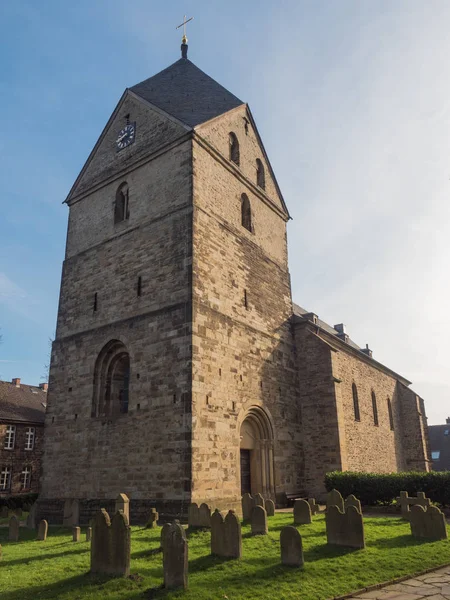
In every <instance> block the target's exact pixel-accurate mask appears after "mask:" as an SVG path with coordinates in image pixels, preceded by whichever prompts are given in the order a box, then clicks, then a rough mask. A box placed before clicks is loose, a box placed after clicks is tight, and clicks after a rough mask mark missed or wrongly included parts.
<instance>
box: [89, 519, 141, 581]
mask: <svg viewBox="0 0 450 600" xmlns="http://www.w3.org/2000/svg"><path fill="white" fill-rule="evenodd" d="M130 550H131V538H130V526H129V524H128V519H127V517H126V515H125V514H124V513H123V512H122V511H120V512H117V513H116V514H115V515H114V516H113V518H112V519H110V518H109V515H108V513H107V512H106V510H105V509H104V508H102V509H101V510H100V511H98V512H97V513H96V515H95V517H94V519H93V528H92V541H91V573H105V574H108V575H121V576H123V577H128V575H129V574H130Z"/></svg>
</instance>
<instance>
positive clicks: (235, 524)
mask: <svg viewBox="0 0 450 600" xmlns="http://www.w3.org/2000/svg"><path fill="white" fill-rule="evenodd" d="M224 530H225V546H224V556H226V557H228V558H242V533H241V524H240V522H239V519H238V518H237V516H236V513H235V512H234V510H229V511H228V513H227V516H226V517H225V523H224Z"/></svg>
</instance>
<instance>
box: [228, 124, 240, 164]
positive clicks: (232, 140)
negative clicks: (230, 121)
mask: <svg viewBox="0 0 450 600" xmlns="http://www.w3.org/2000/svg"><path fill="white" fill-rule="evenodd" d="M228 142H229V145H230V160H231V162H234V164H235V165H238V166H239V164H240V154H239V142H238V139H237V136H236V134H235V133H233V132H232V131H231V132H230V135H229V136H228Z"/></svg>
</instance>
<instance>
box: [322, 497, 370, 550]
mask: <svg viewBox="0 0 450 600" xmlns="http://www.w3.org/2000/svg"><path fill="white" fill-rule="evenodd" d="M325 523H326V528H327V543H328V544H333V545H335V546H347V547H349V548H364V547H365V540H364V523H363V518H362V514H361V513H360V512H359V511H358V509H357V508H356V507H355V506H349V507H348V508H347V510H346V512H343V511H341V510H339V507H338V506H335V505H332V506H329V507H328V508H327V511H326V513H325Z"/></svg>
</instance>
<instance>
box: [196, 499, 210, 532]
mask: <svg viewBox="0 0 450 600" xmlns="http://www.w3.org/2000/svg"><path fill="white" fill-rule="evenodd" d="M198 518H199V527H208V528H209V527H211V509H210V508H209V506H208V505H207V504H205V503H204V502H203V504H200V507H199V509H198Z"/></svg>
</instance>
